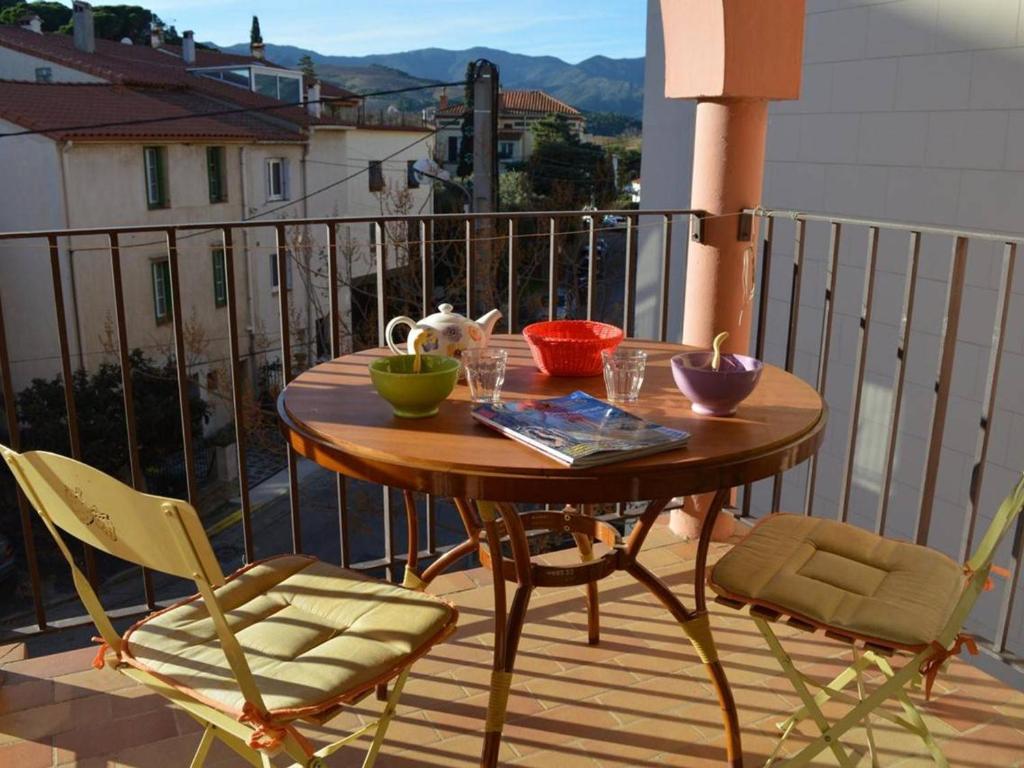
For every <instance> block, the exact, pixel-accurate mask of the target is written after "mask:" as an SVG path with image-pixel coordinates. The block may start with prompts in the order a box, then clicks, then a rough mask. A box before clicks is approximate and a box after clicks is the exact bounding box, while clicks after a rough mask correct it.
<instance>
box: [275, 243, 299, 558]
mask: <svg viewBox="0 0 1024 768" xmlns="http://www.w3.org/2000/svg"><path fill="white" fill-rule="evenodd" d="M274 231H275V234H276V245H277V303H278V315H279V316H280V323H281V383H282V386H285V387H286V386H288V384H289V383H290V382H291V380H292V329H291V317H290V316H289V311H288V259H289V254H288V233H287V231H286V229H285V225H284V224H278V225H277V226H276V227H275V228H274ZM285 450H286V454H287V459H288V502H289V504H288V507H289V514H290V517H291V526H292V551H293V552H295V553H296V554H298V553H299V552H302V518H301V514H300V507H299V469H298V458H297V457H296V455H295V451H294V450H292V447H291V446H290V445H286V446H285Z"/></svg>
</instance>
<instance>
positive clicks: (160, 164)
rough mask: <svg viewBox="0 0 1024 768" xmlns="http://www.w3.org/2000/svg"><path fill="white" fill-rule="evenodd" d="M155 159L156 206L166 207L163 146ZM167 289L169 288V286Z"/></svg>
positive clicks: (165, 161)
mask: <svg viewBox="0 0 1024 768" xmlns="http://www.w3.org/2000/svg"><path fill="white" fill-rule="evenodd" d="M156 159H157V163H156V169H157V172H156V177H157V183H158V184H159V189H160V203H159V205H158V207H159V208H167V207H169V205H170V201H169V197H170V195H168V194H167V150H166V149H165V148H164V147H158V148H157V150H156ZM168 290H170V288H169V287H168Z"/></svg>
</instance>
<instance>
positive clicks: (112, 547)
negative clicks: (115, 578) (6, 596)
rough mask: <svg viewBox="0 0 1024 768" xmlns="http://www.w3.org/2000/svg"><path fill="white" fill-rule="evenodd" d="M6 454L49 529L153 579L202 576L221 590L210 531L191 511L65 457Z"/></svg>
mask: <svg viewBox="0 0 1024 768" xmlns="http://www.w3.org/2000/svg"><path fill="white" fill-rule="evenodd" d="M0 454H2V455H3V457H4V460H5V461H6V462H7V464H8V466H10V468H11V471H12V472H13V473H14V477H15V478H16V479H17V481H18V484H19V485H20V486H21V488H22V490H23V491H24V492H25V495H26V496H27V497H28V499H29V500H30V501H31V502H32V505H33V506H34V507H35V508H36V510H37V511H38V512H39V514H40V516H41V517H42V518H43V520H44V521H45V522H46V523H47V524H48V525H49V524H53V525H55V526H57V527H58V528H60V530H62V531H64V532H65V533H68V534H70V535H71V536H74V537H75V538H76V539H79V540H81V541H83V542H85V543H86V544H89V545H90V546H92V547H95V548H96V549H98V550H101V551H103V552H106V553H108V554H111V555H114V556H115V557H119V558H121V559H122V560H127V561H129V562H132V563H136V564H137V565H143V566H145V567H147V568H150V569H152V570H155V571H162V572H164V573H169V574H172V575H174V576H180V577H182V578H186V579H195V578H196V575H197V568H198V571H199V576H201V577H202V578H203V579H205V580H206V581H207V583H209V584H210V585H211V586H218V585H220V584H222V583H223V581H224V574H223V572H222V571H221V568H220V564H219V563H218V561H217V558H216V557H215V556H214V554H213V548H212V547H211V546H210V541H209V539H207V537H206V531H205V530H204V528H203V525H202V523H201V522H200V520H199V515H198V514H197V513H196V511H195V509H193V508H192V507H191V506H190V505H189V504H187V503H185V502H183V501H179V500H177V499H168V498H163V497H160V496H150V495H148V494H145V493H139V492H138V491H136V490H135V489H133V488H131V487H129V486H127V485H125V484H124V483H122V482H120V481H118V480H115V479H114V478H112V477H110V476H109V475H106V474H104V473H103V472H100V471H99V470H98V469H93V468H92V467H90V466H88V465H86V464H82V463H81V462H79V461H75V460H74V459H69V458H67V457H66V456H59V455H57V454H54V453H45V452H43V451H28V452H26V453H23V454H18V453H15V452H14V451H12V450H11V449H10V448H6V447H5V446H2V445H0ZM51 532H52V531H51Z"/></svg>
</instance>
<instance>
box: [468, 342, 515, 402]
mask: <svg viewBox="0 0 1024 768" xmlns="http://www.w3.org/2000/svg"><path fill="white" fill-rule="evenodd" d="M460 359H461V360H462V365H463V367H464V368H465V369H466V383H467V384H469V396H470V398H471V399H472V400H473V402H474V403H496V402H498V401H499V400H501V385H502V384H504V383H505V365H506V363H507V362H508V352H507V351H505V350H504V349H486V348H484V349H479V348H478V349H466V350H463V352H462V356H461V358H460Z"/></svg>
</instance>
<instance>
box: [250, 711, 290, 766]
mask: <svg viewBox="0 0 1024 768" xmlns="http://www.w3.org/2000/svg"><path fill="white" fill-rule="evenodd" d="M238 722H240V723H246V724H248V725H251V726H253V728H254V730H253V732H252V735H251V736H249V746H250V747H252V748H253V749H258V750H261V751H263V752H270V753H273V752H276V751H277V750H278V749H280V747H281V743H282V742H283V741H284V740H285V737H286V736H287V735H288V731H289V730H292V729H291V728H290V727H289V726H280V725H276V724H275V723H274V722H273V721H272V720H271V719H270V718H269V717H268V716H266V715H264V714H263V713H261V712H260V711H259V710H258V709H256V707H254V706H253V705H252V703H251V702H248V701H247V702H245V706H244V707H243V708H242V714H241V715H239V717H238Z"/></svg>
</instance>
